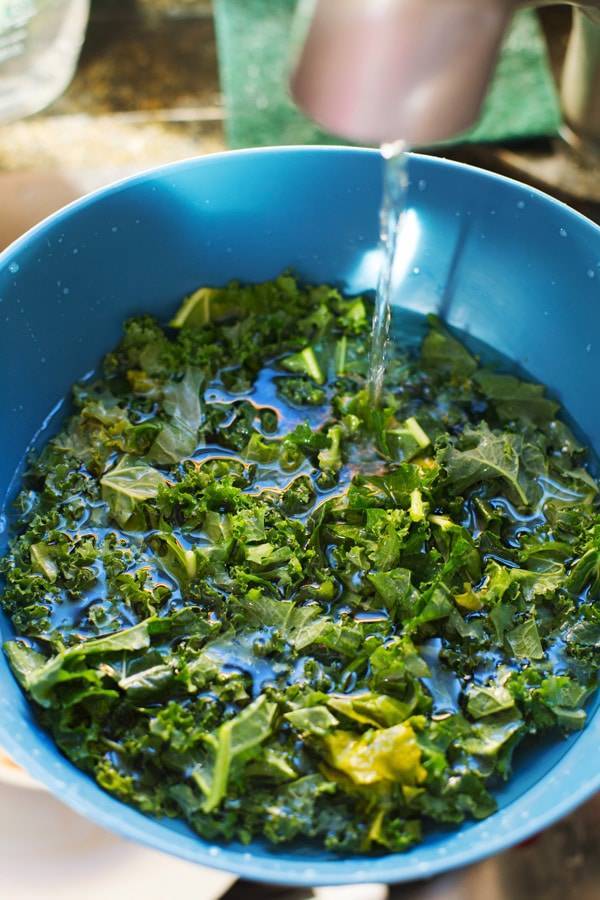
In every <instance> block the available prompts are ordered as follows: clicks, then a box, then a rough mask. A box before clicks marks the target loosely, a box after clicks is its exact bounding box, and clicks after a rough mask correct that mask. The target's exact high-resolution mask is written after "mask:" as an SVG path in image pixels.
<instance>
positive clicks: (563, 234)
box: [558, 228, 567, 237]
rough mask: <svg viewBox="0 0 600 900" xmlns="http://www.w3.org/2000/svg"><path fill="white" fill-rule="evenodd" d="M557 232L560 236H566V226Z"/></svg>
mask: <svg viewBox="0 0 600 900" xmlns="http://www.w3.org/2000/svg"><path fill="white" fill-rule="evenodd" d="M558 233H559V234H560V236H561V237H566V236H567V229H566V228H561V229H560V231H559V232H558Z"/></svg>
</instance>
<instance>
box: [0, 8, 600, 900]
mask: <svg viewBox="0 0 600 900" xmlns="http://www.w3.org/2000/svg"><path fill="white" fill-rule="evenodd" d="M295 6H296V0H213V2H212V3H211V2H210V0H91V3H90V2H89V0H0V198H1V199H2V211H1V213H0V247H3V246H5V245H7V244H8V243H9V242H10V241H12V240H13V239H14V238H16V237H18V235H19V234H21V233H22V232H23V231H25V230H26V229H27V228H29V227H30V226H31V225H33V224H35V223H36V222H37V221H39V220H40V219H41V218H43V217H44V216H46V215H48V214H49V213H51V212H53V211H54V210H55V209H57V208H58V207H60V206H62V205H64V204H65V203H67V202H69V201H71V200H73V199H75V198H77V197H78V196H81V195H82V194H83V193H86V192H87V191H89V190H92V189H94V188H97V187H100V186H101V185H103V184H106V183H108V182H110V181H113V180H115V179H118V178H122V177H125V176H127V175H130V174H132V173H133V172H136V171H139V170H140V169H144V168H148V167H151V166H155V165H160V164H163V163H168V162H172V161H175V160H178V159H182V158H185V157H189V156H195V155H198V154H205V153H213V152H216V151H220V150H224V149H228V148H239V147H248V146H260V145H268V144H291V143H339V141H338V140H337V139H335V138H333V137H331V136H329V135H327V134H324V133H323V132H321V131H319V130H318V129H317V128H316V127H315V126H314V125H313V124H312V123H310V122H309V121H308V120H307V119H305V118H304V117H303V116H302V115H301V114H300V113H299V112H298V111H297V110H295V109H294V107H293V105H292V103H291V101H290V100H289V99H288V96H287V90H286V71H287V66H288V56H289V46H288V44H289V34H290V28H291V25H292V17H293V14H294V9H295ZM570 27H571V11H570V10H569V9H568V8H567V7H561V6H556V7H550V8H547V9H544V10H543V11H541V12H539V13H538V12H534V11H533V10H524V11H521V12H519V13H518V14H517V16H516V17H515V20H514V23H513V26H512V28H511V30H510V33H509V35H508V37H507V39H506V42H505V45H504V47H503V51H502V54H501V57H500V61H499V63H498V66H497V69H496V73H495V77H494V79H493V82H492V85H491V88H490V91H489V94H488V97H487V100H486V103H485V106H484V111H483V114H482V117H481V119H480V121H479V122H478V123H477V125H476V126H475V127H474V128H473V129H471V131H470V132H469V133H467V134H465V135H462V136H461V138H460V139H459V140H457V141H455V142H453V143H452V144H451V145H447V146H443V147H437V148H435V150H434V151H433V152H435V153H438V154H441V155H444V156H448V157H451V158H454V159H458V160H462V161H464V162H469V163H473V164H475V165H478V166H481V167H483V168H487V169H491V170H493V171H496V172H501V173H503V174H507V175H510V176H512V177H515V178H518V179H519V180H521V181H524V182H526V183H529V184H531V185H533V186H536V187H539V188H542V189H543V190H545V191H547V192H548V193H551V194H553V195H555V196H557V197H559V198H560V199H562V200H564V201H565V202H567V203H569V204H570V205H571V206H573V207H575V208H576V209H579V210H580V211H581V212H583V213H585V214H586V215H588V216H589V217H590V218H592V219H594V220H595V221H597V222H600V164H599V157H598V152H597V148H596V149H595V148H594V147H592V146H589V145H584V144H582V143H581V142H580V141H577V140H576V139H575V138H574V137H573V135H572V134H570V133H569V132H568V129H566V128H565V124H564V122H563V119H562V115H561V108H560V102H559V94H558V90H557V87H556V85H557V83H558V79H559V75H560V71H561V68H562V64H563V59H564V55H565V48H566V46H567V41H568V36H569V32H570ZM597 29H598V30H600V25H598V26H597ZM598 53H600V49H599V50H598ZM595 90H596V91H597V92H600V85H596V86H595ZM0 809H1V810H2V814H1V816H0V831H1V834H2V840H0V873H1V875H0V877H1V884H2V887H0V896H2V897H6V898H9V897H10V898H11V900H13V898H14V900H30V898H32V900H33V898H42V900H52V898H54V897H56V898H58V897H60V898H61V900H69V898H70V897H73V898H75V897H77V898H80V897H82V896H85V897H86V898H88V900H94V898H95V897H98V898H100V897H104V896H107V895H109V896H110V897H111V898H112V900H125V898H129V897H132V896H134V893H135V895H139V896H143V897H144V898H145V900H153V898H155V897H156V898H159V897H160V898H163V897H170V896H171V895H172V894H173V892H174V890H175V888H174V885H176V886H177V888H176V889H177V894H178V896H179V897H182V898H188V897H189V898H197V900H211V898H217V897H227V898H228V900H237V898H241V897H244V898H245V900H254V898H262V897H265V898H268V900H302V898H304V897H308V896H312V895H313V894H312V893H311V892H306V891H293V890H292V891H285V890H280V889H277V888H270V887H266V886H264V885H263V886H260V885H259V886H252V885H248V884H244V883H241V882H236V880H235V878H233V877H232V876H229V875H226V874H223V873H217V872H212V871H211V870H208V869H202V868H200V867H195V866H192V865H190V864H187V863H183V862H179V861H177V860H174V859H170V858H167V857H164V856H162V855H160V854H157V853H154V852H151V851H147V850H144V849H143V848H140V847H136V846H133V845H130V844H126V843H125V842H123V841H121V840H120V839H117V838H115V837H113V836H112V835H108V834H107V833H104V832H102V831H101V830H100V829H98V828H97V827H96V826H93V825H91V824H89V823H86V822H84V821H83V820H81V819H79V818H78V817H77V816H76V815H75V814H74V813H72V812H70V811H69V810H67V809H66V808H65V807H63V806H62V805H61V804H60V802H59V801H57V800H56V799H54V798H52V797H50V796H49V795H48V794H46V793H45V792H44V791H42V790H40V789H38V788H37V787H36V786H35V785H34V784H32V783H31V781H30V780H29V779H28V777H27V776H25V775H24V774H23V773H22V772H20V771H19V770H17V769H16V768H15V767H13V766H12V765H11V764H10V762H9V761H8V760H7V759H6V758H5V757H2V755H1V754H0ZM599 825H600V802H599V801H598V800H596V801H592V802H591V803H589V804H587V806H586V807H584V808H583V809H582V810H580V811H578V812H577V813H576V814H575V815H574V816H571V817H570V818H569V819H567V820H565V821H564V822H562V823H559V824H558V825H557V826H555V827H554V828H552V829H550V831H548V832H546V833H545V834H544V835H542V836H540V837H538V838H536V839H534V840H533V841H531V842H529V843H528V844H527V845H526V846H522V847H519V848H516V849H514V850H512V851H509V852H508V853H505V854H502V855H501V856H499V857H497V858H496V859H493V860H490V861H487V862H485V863H482V864H480V865H477V866H474V867H472V868H471V869H469V870H467V871H465V872H460V873H455V874H450V875H447V876H444V877H442V878H438V879H434V880H433V881H431V882H427V883H419V884H414V885H408V886H404V887H397V888H391V889H390V892H388V891H387V890H386V889H384V888H381V887H377V886H370V887H367V886H359V887H358V888H354V889H341V888H340V889H333V890H332V889H330V890H328V891H321V892H320V893H319V892H317V895H318V896H320V897H321V898H322V900H326V898H334V897H338V898H340V900H352V898H356V900H376V898H378V900H382V898H385V897H387V896H388V895H389V896H391V897H397V898H405V900H407V898H410V900H434V898H435V900H437V898H448V900H463V898H464V900H471V898H472V900H476V898H477V900H480V898H481V897H485V898H486V900H526V898H527V900H528V898H531V897H533V898H536V900H570V898H577V900H595V898H598V897H599V896H600V888H599V887H598V885H599V884H600V857H599V856H598V853H597V834H598V827H599ZM33 860H35V861H36V862H35V864H33V863H32V861H33Z"/></svg>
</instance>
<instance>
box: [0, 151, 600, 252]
mask: <svg viewBox="0 0 600 900" xmlns="http://www.w3.org/2000/svg"><path fill="white" fill-rule="evenodd" d="M307 153H310V154H315V155H317V156H318V155H321V154H322V155H329V154H337V155H340V154H343V155H348V156H358V155H364V156H370V157H374V158H378V159H381V154H380V152H379V150H377V149H374V148H373V147H361V146H351V145H350V146H348V145H346V144H284V145H282V146H275V147H244V148H242V149H239V150H219V151H218V152H216V153H206V154H204V155H202V156H187V157H184V158H183V159H179V160H176V161H175V162H169V163H163V164H162V165H160V166H152V167H150V168H147V169H142V170H141V171H139V172H136V173H135V174H134V175H126V176H125V177H123V178H117V179H116V180H115V181H109V182H108V183H107V184H104V185H102V186H101V187H98V188H95V189H94V190H93V191H89V192H87V193H85V194H83V195H82V196H81V197H77V198H76V199H75V200H71V202H70V203H67V204H65V205H64V206H61V207H60V209H57V210H56V211H55V212H53V213H50V215H48V216H45V217H44V218H43V219H42V220H41V221H40V222H37V223H36V224H35V225H32V226H31V228H28V229H27V231H25V232H23V234H21V235H19V237H17V238H15V240H14V241H11V243H10V244H8V245H7V246H6V247H5V248H4V249H3V250H2V251H0V268H3V266H4V264H5V263H7V262H9V260H10V258H11V257H12V256H13V255H14V254H15V253H17V252H18V251H20V250H21V248H23V247H25V246H26V245H27V244H28V243H29V242H30V241H31V240H32V239H33V238H35V237H37V235H38V234H41V233H42V232H43V231H44V230H45V229H46V228H48V226H51V225H55V224H57V223H58V222H60V221H62V219H63V218H66V217H67V216H69V215H70V214H71V213H73V212H77V210H79V209H85V208H86V207H87V206H90V205H91V204H93V203H95V202H96V201H97V200H101V199H103V198H104V197H105V196H106V197H107V196H109V195H110V194H112V193H114V192H116V191H119V190H121V189H122V188H130V187H135V186H137V185H140V184H143V183H144V182H145V181H150V180H152V179H153V178H155V177H157V176H158V177H161V178H162V177H164V176H168V175H169V173H171V172H173V173H176V172H177V173H179V172H183V171H185V170H186V169H193V168H194V167H195V166H197V165H205V164H207V163H209V162H212V161H213V160H214V161H216V162H219V161H221V160H222V159H229V158H232V157H244V156H268V155H272V154H275V155H279V154H285V155H289V156H304V155H306V154H307ZM407 156H408V157H409V158H413V157H415V158H417V159H420V160H421V159H422V160H425V161H427V162H428V163H430V164H432V165H439V166H442V167H444V168H450V169H455V170H457V171H461V172H462V171H465V170H466V171H469V172H472V173H474V174H475V176H476V177H480V178H482V179H483V180H488V181H493V182H500V183H506V184H507V185H510V186H512V187H513V188H516V189H517V190H524V191H526V192H527V193H528V194H529V196H530V197H538V198H539V199H541V200H542V201H543V202H548V203H550V204H551V205H553V206H556V207H558V209H561V210H562V211H563V212H564V213H565V215H567V216H569V217H571V219H574V220H575V221H577V222H578V223H579V224H580V225H583V226H588V227H590V228H591V229H592V231H596V232H600V225H598V224H596V222H594V221H592V219H590V218H588V217H587V216H584V215H583V213H580V212H579V211H578V210H576V209H573V208H572V207H571V206H569V205H568V204H567V203H565V202H564V201H563V200H559V199H558V198H557V197H552V196H551V195H550V194H547V193H546V192H545V191H542V190H540V188H537V187H533V186H532V185H529V184H525V183H524V182H522V181H518V179H516V178H511V177H510V176H509V175H501V174H499V173H497V172H491V171H490V170H488V169H482V168H480V167H479V166H475V165H473V164H472V163H463V162H459V161H458V160H455V159H447V158H446V157H444V156H434V155H433V154H431V153H420V152H418V151H414V150H411V151H408V152H407Z"/></svg>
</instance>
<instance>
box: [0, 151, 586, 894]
mask: <svg viewBox="0 0 600 900" xmlns="http://www.w3.org/2000/svg"><path fill="white" fill-rule="evenodd" d="M410 166H411V172H410V176H411V189H410V209H409V213H408V222H407V233H406V236H405V238H404V240H403V244H402V247H401V250H400V254H399V259H398V265H397V269H396V289H395V295H394V300H395V303H396V304H397V305H399V306H401V307H402V308H403V309H406V310H410V311H412V312H416V313H420V314H422V313H426V312H431V311H436V312H438V313H440V314H441V315H442V316H443V317H444V318H445V319H446V320H447V321H448V323H449V324H450V325H452V326H455V327H457V328H459V329H461V330H462V331H464V332H466V333H467V334H469V335H471V336H472V337H473V339H474V340H476V341H477V342H479V341H481V342H483V343H485V344H487V345H490V346H491V347H493V348H495V349H497V350H498V351H499V352H500V353H502V354H503V355H505V356H507V357H508V358H509V359H511V360H513V361H515V363H517V364H518V365H519V366H521V367H523V368H524V369H526V370H527V371H528V372H529V373H530V374H531V375H532V376H533V377H535V378H536V379H538V380H540V381H541V382H544V383H546V384H547V385H549V386H550V387H551V388H552V390H553V392H554V393H555V394H556V395H557V396H558V398H559V399H560V400H561V401H562V402H563V404H564V406H565V408H566V409H567V410H568V411H569V414H570V416H571V418H572V420H573V421H574V422H575V424H576V425H577V427H578V428H579V430H580V432H581V433H582V434H583V435H584V436H586V438H587V439H588V440H589V442H590V443H591V444H592V445H593V447H594V448H595V450H596V452H600V408H599V406H598V402H597V391H598V387H599V386H600V378H599V376H598V353H599V351H600V229H599V228H598V227H596V226H595V225H593V224H592V223H591V222H589V221H587V220H586V219H584V218H582V217H581V216H579V215H578V214H576V213H574V212H573V211H571V210H569V209H568V208H567V207H565V206H563V205H562V204H560V203H558V202H556V201H555V200H552V199H550V198H549V197H546V196H544V195H543V194H540V193H538V192H537V191H532V190H530V189H528V188H526V187H524V186H522V185H519V184H517V183H515V182H512V181H509V180H507V179H505V178H500V177H497V176H494V175H490V174H487V173H484V172H482V171H478V170H476V169H473V168H469V167H466V166H462V165H458V164H456V163H452V162H447V161H444V160H440V159H431V158H427V157H423V156H415V157H413V158H412V160H411V164H410ZM380 190H381V162H380V158H379V156H378V154H376V153H375V152H373V151H368V150H353V149H338V148H319V149H315V148H290V149H277V150H261V151H254V150H251V151H242V152H238V153H231V154H224V155H218V156H212V157H207V158H204V159H197V160H191V161H188V162H183V163H179V164H176V165H173V166H169V167H166V168H163V169H159V170H158V171H155V172H150V173H146V174H142V175H140V176H138V177H136V178H133V179H130V180H128V181H125V182H123V183H121V184H117V185H115V186H113V187H109V188H107V189H105V190H102V191H100V192H98V193H96V194H93V195H92V196H90V197H87V198H84V199H83V200H81V201H79V202H77V203H75V204H73V205H72V206H70V207H67V208H66V209H65V210H63V211H62V212H59V213H58V214H56V215H55V216H52V217H51V218H50V219H48V220H47V221H45V222H43V223H42V224H41V225H39V226H38V227H37V228H35V229H34V230H33V231H31V232H30V233H29V234H28V235H26V236H25V237H24V238H22V239H21V240H19V241H18V242H17V243H16V244H14V245H13V246H12V247H11V248H10V249H9V250H7V251H6V252H5V253H4V254H3V255H2V256H1V257H0V371H1V378H0V433H1V435H2V441H1V455H0V497H10V495H11V494H12V493H13V492H14V489H15V482H14V478H13V476H14V473H15V470H16V469H17V468H18V466H19V463H20V460H21V459H22V457H23V454H24V451H25V449H26V447H27V446H28V445H29V444H30V443H31V441H32V439H34V437H35V436H36V433H37V440H38V441H39V440H43V439H44V437H47V435H48V430H49V429H50V430H51V429H52V427H53V422H51V423H50V425H49V426H46V431H45V432H44V431H43V428H42V431H41V432H40V426H41V424H42V423H43V422H44V421H45V420H46V419H47V417H48V416H49V413H50V412H51V411H52V410H53V409H55V407H56V406H57V404H59V403H60V402H61V399H62V398H63V397H64V396H65V395H66V393H67V392H68V390H69V388H70V386H71V384H72V383H73V382H74V381H76V380H77V379H78V378H80V377H81V376H82V375H84V374H85V373H86V372H88V371H89V370H90V369H93V368H94V367H95V366H96V365H97V363H98V361H99V360H100V358H101V356H102V354H103V353H104V352H105V351H107V350H108V349H109V348H111V347H112V346H113V345H114V344H115V342H116V341H117V339H118V337H119V332H120V326H121V323H122V322H123V320H124V319H125V318H126V317H127V316H130V315H132V314H134V313H141V312H151V313H155V314H156V315H158V316H160V317H167V316H169V314H170V313H171V312H172V311H173V310H174V309H175V307H176V305H177V302H178V300H179V299H180V298H181V297H182V295H184V294H185V293H186V292H189V291H191V290H192V289H193V288H195V287H197V286H198V285H200V284H214V285H220V284H223V283H224V282H227V281H228V280H229V279H231V278H239V279H241V280H247V281H257V280H262V279H266V278H271V277H273V276H275V275H277V274H278V273H279V272H281V271H282V270H283V269H285V268H288V267H290V268H292V269H293V270H295V271H296V272H297V273H298V274H299V275H300V276H302V277H303V278H304V279H306V280H309V281H329V282H336V283H338V284H340V285H341V286H343V287H344V288H345V289H347V290H349V291H354V292H355V291H360V290H364V289H370V288H372V287H373V285H374V282H375V276H376V271H377V267H378V264H379V252H378V247H377V211H378V203H379V199H380ZM0 540H2V541H3V546H5V545H6V529H4V532H3V533H2V534H0ZM0 627H1V631H2V637H3V638H4V639H6V638H7V637H8V636H9V635H10V634H11V630H10V627H9V624H8V623H7V621H6V619H3V620H2V621H1V623H0ZM0 682H1V688H0V744H2V745H3V746H5V747H6V749H7V750H8V751H9V752H10V753H11V754H12V755H13V756H14V758H15V759H16V760H17V761H18V762H19V763H21V764H22V765H23V766H25V767H26V768H27V769H28V770H29V771H30V772H31V774H32V775H34V776H35V777H36V778H37V779H39V780H40V781H42V782H43V783H44V784H46V785H47V786H48V787H49V788H50V790H52V791H54V793H56V794H57V795H58V796H59V797H60V798H61V799H62V800H64V801H65V802H66V803H68V804H69V805H70V806H72V807H73V808H74V809H76V810H78V811H79V812H80V813H82V814H83V815H85V816H88V817H89V818H90V819H92V820H94V821H95V822H97V823H99V824H100V825H104V826H106V827H107V828H110V829H112V830H113V831H115V832H118V833H119V834H122V835H125V836H127V837H130V838H134V839H136V840H139V841H142V842H144V843H146V844H149V845H151V846H153V847H156V848H159V849H160V850H165V851H168V852H171V853H174V854H177V855H179V856H182V857H185V858H186V859H190V860H195V861H197V862H201V863H203V864H207V865H211V866H216V867H220V868H224V869H229V870H231V871H234V872H238V873H240V874H242V875H244V876H246V877H248V878H255V879H261V880H264V881H273V882H279V883H290V884H338V883H345V882H360V881H370V882H374V881H381V882H385V881H402V880H408V879H414V878H423V877H425V876H428V875H433V874H434V873H437V872H440V871H442V870H444V869H449V868H452V867H455V866H461V865H465V864H467V863H470V862H473V861H475V860H477V859H480V858H481V857H484V856H486V855H488V854H491V853H494V852H497V851H499V850H502V849H504V848H506V847H507V846H509V845H511V844H514V843H515V842H517V841H520V840H523V839H524V838H526V837H528V836H529V835H531V834H533V833H535V832H536V831H538V830H540V829H541V828H543V827H545V826H547V825H548V824H550V823H551V822H552V821H553V820H555V819H556V818H558V817H559V816H561V815H563V814H565V813H566V812H568V811H569V810H571V809H572V808H573V807H575V806H576V805H577V804H578V803H580V802H581V801H583V800H584V799H585V798H586V797H588V796H589V795H591V794H592V793H593V792H594V791H595V790H596V789H598V787H600V771H599V768H598V762H597V760H598V749H599V738H600V715H595V716H594V715H593V712H592V715H591V721H590V722H589V724H588V726H587V728H586V729H585V730H584V731H583V732H582V733H580V734H578V735H575V736H573V737H571V738H569V739H568V740H566V741H558V742H554V743H548V744H545V745H544V746H543V747H541V748H537V749H535V750H534V751H526V752H523V753H521V754H519V756H518V758H517V767H516V774H515V777H514V778H513V779H512V780H511V781H510V782H509V784H508V785H507V786H506V787H505V788H504V789H503V790H502V791H501V792H500V795H499V803H500V809H499V811H498V812H497V813H496V814H495V815H494V816H493V817H491V818H489V819H487V820H486V821H483V822H479V823H475V822H468V823H466V824H465V825H463V827H461V828H460V829H458V830H448V831H444V832H442V831H438V832H436V833H435V834H434V835H432V836H430V837H428V838H427V840H426V841H425V842H424V843H423V844H422V845H421V846H418V847H416V848H415V849H413V850H411V851H410V852H408V853H406V854H403V855H388V856H384V857H380V858H373V859H371V858H360V857H345V858H339V857H334V856H332V855H328V854H325V853H322V852H317V851H315V850H306V849H305V850H289V849H285V848H280V849H277V850H272V849H271V848H269V847H267V846H265V845H262V844H258V843H257V844H253V845H252V846H250V847H242V846H239V845H230V846H210V845H209V844H207V843H206V842H205V841H202V840H201V839H200V838H198V837H197V836H195V835H194V834H192V832H191V831H189V830H188V829H187V828H186V827H184V826H183V825H182V824H180V823H177V822H171V821H169V822H158V821H155V820H152V819H150V818H147V817H146V816H144V815H142V814H141V813H138V812H136V811H135V810H133V809H130V808H128V807H127V806H125V805H123V804H122V803H120V802H119V801H118V800H116V799H114V798H112V797H110V796H109V795H108V794H106V793H104V792H103V791H102V790H101V789H100V788H98V787H97V786H96V785H95V784H94V783H93V782H92V780H91V779H89V778H88V777H87V776H85V775H84V774H82V773H81V772H79V771H78V770H77V769H76V768H75V767H74V766H72V765H71V764H70V763H69V762H68V761H67V760H66V759H64V758H63V757H62V756H61V754H60V753H59V752H58V751H57V750H56V749H55V747H54V746H53V744H52V741H51V740H50V739H49V738H48V737H47V735H46V734H45V733H44V732H43V731H41V730H40V728H39V727H38V726H37V724H36V723H35V721H34V718H33V716H32V713H31V709H30V707H29V705H28V703H27V702H26V700H25V698H24V696H23V694H22V693H21V691H20V690H19V688H18V687H17V685H16V683H15V682H14V680H13V678H12V676H11V674H10V672H9V670H8V668H7V665H6V662H5V661H4V659H2V660H0Z"/></svg>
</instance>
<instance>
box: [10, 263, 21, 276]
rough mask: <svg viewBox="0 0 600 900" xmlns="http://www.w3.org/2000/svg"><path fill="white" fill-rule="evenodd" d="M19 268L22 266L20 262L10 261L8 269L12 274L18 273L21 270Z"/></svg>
mask: <svg viewBox="0 0 600 900" xmlns="http://www.w3.org/2000/svg"><path fill="white" fill-rule="evenodd" d="M19 268H20V267H19V263H18V262H11V263H9V266H8V271H9V272H10V273H11V275H16V274H17V272H18V271H19Z"/></svg>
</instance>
